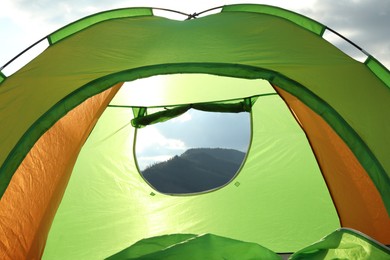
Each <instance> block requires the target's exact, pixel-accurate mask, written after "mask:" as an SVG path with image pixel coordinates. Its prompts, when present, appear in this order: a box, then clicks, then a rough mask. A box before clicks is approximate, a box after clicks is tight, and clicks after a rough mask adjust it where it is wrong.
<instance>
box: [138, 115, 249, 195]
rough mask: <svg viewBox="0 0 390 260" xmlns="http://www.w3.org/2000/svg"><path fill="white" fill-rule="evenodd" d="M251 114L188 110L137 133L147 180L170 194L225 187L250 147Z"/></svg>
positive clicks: (139, 150)
mask: <svg viewBox="0 0 390 260" xmlns="http://www.w3.org/2000/svg"><path fill="white" fill-rule="evenodd" d="M250 125H251V123H250V114H249V113H215V112H203V111H198V110H194V109H190V110H189V111H188V112H185V113H184V114H182V115H181V116H178V117H175V118H173V119H171V120H169V121H166V122H163V123H158V124H155V125H148V126H146V127H144V128H140V129H138V130H137V139H136V147H135V148H136V149H135V150H136V155H135V157H136V161H137V164H138V168H139V171H140V173H141V175H142V176H143V178H144V180H145V181H146V182H147V183H149V184H150V185H151V186H152V187H153V188H154V189H155V190H157V191H159V192H161V193H165V194H172V195H180V194H196V193H201V192H207V191H211V190H215V189H218V188H220V187H223V186H225V185H227V184H228V183H229V182H230V181H231V180H232V179H233V178H234V177H235V176H236V174H237V172H238V171H239V169H240V167H241V164H242V163H243V161H244V159H245V156H246V153H247V150H248V147H249V143H250V136H251V131H250V128H251V127H250Z"/></svg>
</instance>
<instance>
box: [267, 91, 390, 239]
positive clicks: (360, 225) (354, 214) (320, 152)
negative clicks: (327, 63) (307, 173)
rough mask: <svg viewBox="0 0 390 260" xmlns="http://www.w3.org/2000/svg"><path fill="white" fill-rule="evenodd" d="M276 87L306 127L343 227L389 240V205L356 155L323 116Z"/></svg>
mask: <svg viewBox="0 0 390 260" xmlns="http://www.w3.org/2000/svg"><path fill="white" fill-rule="evenodd" d="M275 89H276V90H277V92H278V93H279V94H280V96H281V97H282V98H283V99H284V100H285V101H286V102H287V103H288V104H289V108H290V109H291V110H292V112H293V114H294V115H295V116H296V118H297V120H298V122H300V124H301V125H302V127H303V128H304V129H305V130H306V135H307V137H308V140H309V141H310V143H311V147H312V149H313V151H314V153H315V154H316V158H317V161H318V164H319V166H320V167H321V172H322V174H323V176H324V179H325V181H326V183H327V185H328V188H329V191H330V193H331V194H332V199H333V201H334V203H335V206H336V208H337V212H338V214H339V217H340V221H341V226H343V227H349V228H353V229H356V230H360V231H362V232H364V233H365V234H367V235H369V236H372V237H376V238H377V239H378V240H381V241H387V238H386V237H387V234H386V232H383V230H389V231H390V221H389V217H388V215H387V214H386V208H385V207H384V205H383V204H382V203H380V201H381V198H380V194H379V193H378V191H377V189H376V188H375V186H374V184H373V183H372V180H371V179H370V178H369V177H368V176H367V174H366V172H365V171H364V169H363V168H362V166H361V164H359V162H358V161H357V159H356V157H355V156H354V154H353V153H352V152H351V150H350V149H349V148H348V146H346V145H345V143H344V142H343V141H342V140H341V139H340V137H339V136H338V135H337V134H336V133H335V132H334V131H333V130H332V129H331V128H330V127H329V125H328V124H326V122H325V121H324V120H323V119H322V118H321V117H320V116H319V115H317V114H316V113H314V112H313V111H312V110H311V109H310V108H308V107H307V106H305V105H304V104H303V103H302V102H301V101H299V100H298V99H297V98H296V97H294V96H292V95H291V94H289V93H287V92H285V91H283V90H282V89H280V88H278V87H276V86H275ZM330 140H331V141H330ZM325 155H328V156H325ZM346 187H348V189H346ZM363 190H364V192H362V191H363ZM386 243H388V242H386Z"/></svg>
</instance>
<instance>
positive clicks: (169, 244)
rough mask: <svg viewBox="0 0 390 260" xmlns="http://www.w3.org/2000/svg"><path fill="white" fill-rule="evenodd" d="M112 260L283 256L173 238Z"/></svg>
mask: <svg viewBox="0 0 390 260" xmlns="http://www.w3.org/2000/svg"><path fill="white" fill-rule="evenodd" d="M108 259H110V260H113V259H180V260H181V259H199V260H200V259H201V260H204V259H208V260H212V259H240V260H245V259H267V260H273V259H275V260H280V259H281V258H280V256H278V255H277V254H275V253H274V252H272V251H271V250H269V249H267V248H265V247H262V246H260V245H258V244H256V243H249V242H244V241H239V240H234V239H230V238H226V237H221V236H217V235H212V234H205V235H199V236H197V235H191V234H172V235H165V236H159V237H152V238H148V239H143V240H140V241H139V242H137V243H135V244H134V245H132V246H130V247H128V248H126V249H124V250H123V251H121V252H119V253H117V254H115V255H113V256H111V257H109V258H108Z"/></svg>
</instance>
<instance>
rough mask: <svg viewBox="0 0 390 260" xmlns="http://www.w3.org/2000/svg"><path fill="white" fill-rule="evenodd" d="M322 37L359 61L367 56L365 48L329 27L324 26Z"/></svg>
mask: <svg viewBox="0 0 390 260" xmlns="http://www.w3.org/2000/svg"><path fill="white" fill-rule="evenodd" d="M322 37H323V38H324V39H325V40H327V41H328V42H330V43H331V44H333V45H334V46H336V47H337V48H338V49H340V50H341V51H342V52H344V53H345V54H347V55H348V56H350V57H351V58H353V59H355V60H357V61H359V62H364V61H365V60H366V59H367V57H368V56H369V54H368V53H367V52H366V51H365V50H363V49H362V48H360V47H359V46H358V45H356V44H355V43H353V42H352V41H350V40H348V39H347V38H345V37H344V36H342V35H341V34H339V33H337V32H336V31H334V30H332V29H330V28H326V30H325V32H324V34H323V35H322Z"/></svg>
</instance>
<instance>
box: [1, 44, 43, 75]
mask: <svg viewBox="0 0 390 260" xmlns="http://www.w3.org/2000/svg"><path fill="white" fill-rule="evenodd" d="M45 39H46V38H43V39H41V40H40V41H38V42H36V43H34V44H33V45H31V46H30V47H29V48H27V49H25V50H24V51H23V52H21V53H20V54H19V55H17V56H16V57H14V58H13V59H11V60H10V61H9V62H7V63H6V64H5V65H4V66H2V67H1V68H0V70H1V72H2V73H3V74H4V75H5V76H6V77H8V76H10V75H12V74H13V73H15V72H16V71H18V70H19V69H21V68H22V67H23V66H24V65H26V64H27V63H29V62H30V61H31V60H32V59H34V58H35V57H37V56H38V55H39V54H41V53H42V52H43V51H44V50H45V49H46V48H47V47H48V46H49V42H48V41H47V40H45Z"/></svg>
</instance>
